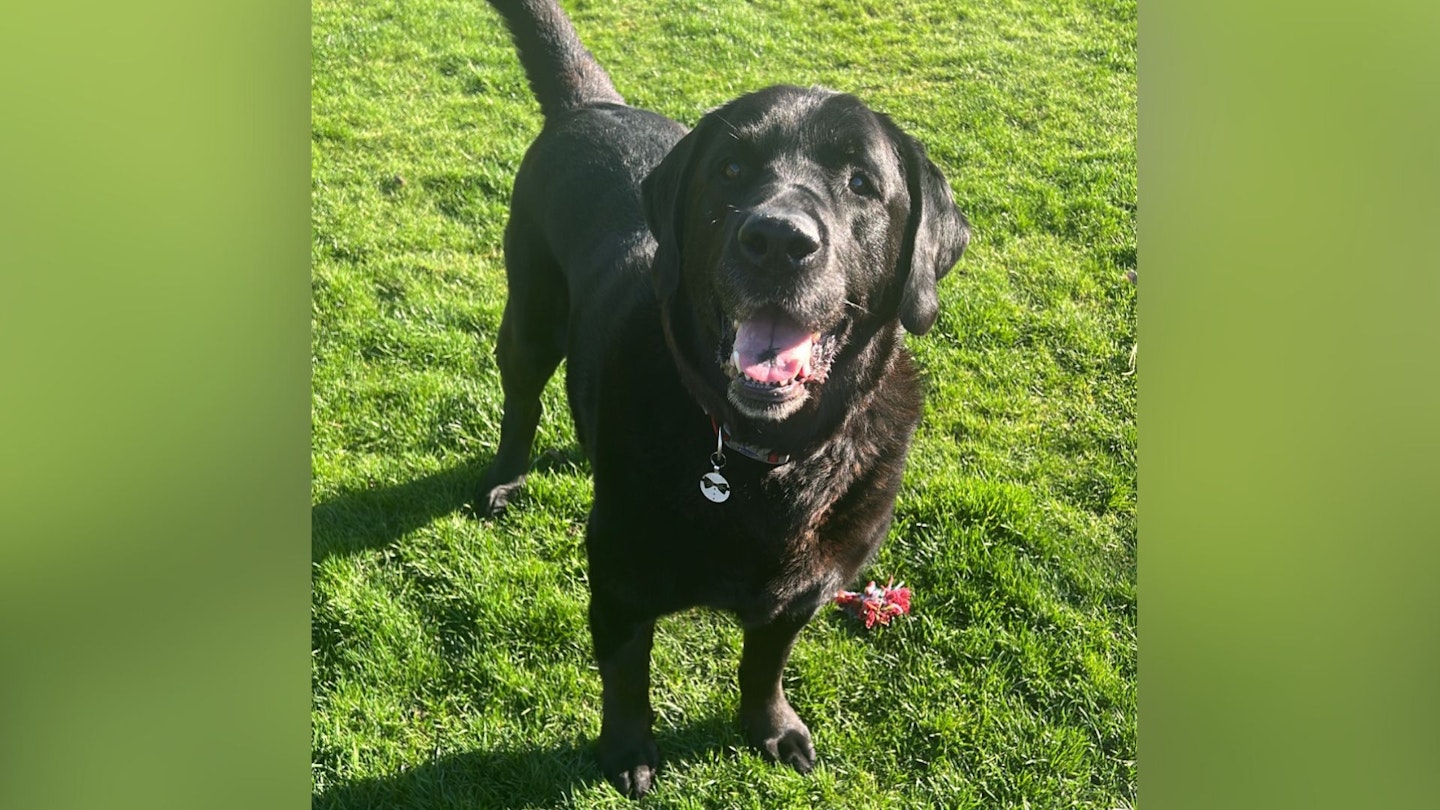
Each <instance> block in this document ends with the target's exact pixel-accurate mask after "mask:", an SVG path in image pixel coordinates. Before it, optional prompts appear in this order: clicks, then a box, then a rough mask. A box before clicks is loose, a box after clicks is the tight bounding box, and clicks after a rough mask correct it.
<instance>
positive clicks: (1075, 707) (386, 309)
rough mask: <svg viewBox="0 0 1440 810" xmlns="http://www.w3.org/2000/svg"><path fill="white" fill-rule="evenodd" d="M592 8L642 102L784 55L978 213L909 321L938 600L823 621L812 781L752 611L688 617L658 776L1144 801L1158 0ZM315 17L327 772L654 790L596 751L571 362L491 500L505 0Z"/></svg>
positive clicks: (436, 801) (916, 551)
mask: <svg viewBox="0 0 1440 810" xmlns="http://www.w3.org/2000/svg"><path fill="white" fill-rule="evenodd" d="M566 6H567V8H568V9H569V10H570V12H571V13H572V15H573V16H574V18H575V20H576V24H577V27H578V28H579V30H580V34H581V36H582V38H584V40H585V41H586V43H587V44H588V45H589V47H590V48H591V50H592V51H594V52H595V53H596V55H597V56H598V57H599V58H600V60H601V62H602V63H603V64H604V65H605V66H606V68H607V69H608V70H609V71H610V72H611V74H612V76H613V77H614V78H615V81H616V83H617V85H618V86H619V89H620V91H621V92H622V93H623V94H624V95H625V96H626V97H627V99H629V100H630V101H631V102H632V103H635V104H640V105H644V106H648V107H652V108H655V109H658V110H660V111H662V112H664V113H666V114H668V115H671V116H673V117H675V118H677V119H679V120H681V121H684V122H686V123H694V121H695V120H696V119H697V118H698V117H699V115H700V114H701V113H702V112H703V111H704V110H706V109H708V108H710V107H713V106H716V105H718V104H720V103H722V102H724V101H725V100H727V99H728V98H730V97H733V96H734V95H737V94H739V93H741V92H744V91H746V90H751V89H756V88H758V87H761V86H764V85H766V84H771V83H776V82H791V83H800V84H812V83H814V84H822V85H825V86H828V87H833V88H836V89H842V90H847V91H851V92H855V93H857V94H858V95H860V96H861V97H862V98H864V99H866V100H867V101H868V102H869V103H870V104H871V105H872V106H874V107H875V108H877V109H880V110H883V111H886V112H888V113H890V114H891V115H892V116H894V117H895V119H896V120H897V121H899V122H900V123H901V124H902V126H904V127H905V128H906V129H907V130H908V131H910V132H911V133H912V134H914V135H916V136H917V137H919V138H921V139H922V140H923V141H924V142H925V143H926V144H927V145H928V146H929V148H930V153H931V155H932V157H933V158H934V159H935V160H936V162H937V163H938V164H939V165H940V166H941V167H942V168H943V169H944V170H945V172H946V174H947V176H948V177H949V179H950V183H951V186H952V187H953V189H954V190H955V193H956V198H957V199H958V200H959V201H960V204H961V207H962V208H963V209H964V210H965V212H966V213H967V215H968V216H969V217H970V219H971V222H972V225H973V227H974V233H975V237H974V240H973V242H972V244H971V248H970V250H969V251H968V252H967V254H966V256H965V257H964V258H963V259H962V260H961V263H960V265H959V267H958V268H957V270H956V272H955V273H954V274H952V275H951V276H950V277H948V278H946V279H945V280H944V281H943V282H942V283H941V304H942V314H941V317H940V320H939V321H938V323H937V325H936V327H935V329H934V330H933V331H932V332H931V333H930V334H929V335H927V336H925V337H923V338H919V339H915V338H911V339H910V346H911V347H912V349H913V350H914V352H915V354H916V356H917V358H918V359H919V362H920V364H921V366H922V367H923V369H924V371H925V374H926V377H927V378H928V381H929V389H930V393H929V399H928V405H927V408H926V414H925V420H924V423H923V424H922V426H921V428H920V431H919V433H918V435H917V437H916V442H915V446H914V450H913V452H912V455H911V458H910V465H909V468H908V472H907V476H906V483H905V486H904V488H903V490H902V492H901V495H900V499H899V503H898V506H897V510H896V520H895V525H894V528H893V530H892V531H891V535H890V538H889V540H888V541H887V544H886V545H885V547H884V549H883V550H882V551H881V553H880V555H879V557H878V558H877V559H876V561H875V563H874V564H873V565H872V567H871V569H870V571H869V572H868V573H869V574H870V575H871V576H872V577H874V578H877V579H885V578H888V577H890V576H894V577H896V578H898V579H901V580H904V581H905V582H906V583H908V584H910V585H911V586H912V587H913V588H914V592H915V597H914V614H913V615H912V616H909V617H906V618H904V619H902V620H900V621H899V623H898V624H897V625H896V626H895V627H892V628H889V629H885V630H883V631H880V632H874V633H869V634H867V633H864V632H858V631H857V630H856V629H855V628H854V627H853V626H852V625H851V624H849V623H847V621H846V620H844V619H843V618H842V617H841V616H839V615H838V614H837V613H835V612H833V611H830V610H826V611H824V612H822V613H821V615H820V616H819V617H818V618H817V619H816V620H815V621H814V622H813V623H812V624H811V626H810V627H809V628H808V629H807V630H806V631H805V632H804V634H802V636H801V641H800V644H799V645H798V647H797V649H796V652H795V654H794V656H793V658H792V660H791V664H790V667H789V669H788V670H787V677H786V683H787V689H788V691H789V694H790V698H791V701H792V702H793V704H794V705H795V707H796V709H797V711H799V712H800V713H801V715H802V716H803V717H805V718H806V719H807V721H808V722H809V724H810V727H811V729H812V731H813V732H814V735H815V742H816V745H817V748H818V749H819V751H820V756H821V764H820V766H819V767H818V768H817V769H816V771H815V772H814V773H812V774H810V775H809V776H807V777H802V776H799V775H797V774H795V773H793V772H790V771H789V770H787V769H783V768H779V767H774V766H771V765H767V764H766V763H764V762H763V761H761V760H760V758H759V757H758V756H756V755H755V754H753V753H751V752H750V751H748V750H747V749H745V747H744V745H743V743H742V740H741V737H740V732H739V729H738V727H737V724H736V722H735V720H734V717H735V712H736V709H737V705H738V694H737V689H736V685H735V667H736V664H737V661H738V654H739V646H740V633H739V630H738V628H737V627H736V626H735V625H734V623H733V622H732V621H731V620H729V619H728V618H726V617H724V616H721V615H717V614H711V613H706V612H698V611H697V612H690V613H685V614H681V615H678V616H672V617H668V618H666V619H664V620H662V622H661V623H660V630H659V632H658V634H657V643H656V649H655V661H656V666H655V685H654V690H653V691H654V695H653V698H654V703H655V707H656V711H657V714H658V717H657V721H656V732H657V736H658V742H659V745H660V748H661V756H662V759H663V766H662V771H661V776H660V779H659V781H658V783H657V788H656V789H655V791H654V792H653V793H652V795H651V796H650V797H649V798H647V799H646V801H645V804H646V805H648V806H653V807H676V808H689V807H694V808H699V807H722V808H730V807H753V808H765V810H770V809H771V808H780V807H837V808H862V807H881V806H885V807H946V808H951V807H975V808H1005V807H1016V808H1020V807H1033V808H1060V807H1089V808H1114V807H1127V806H1132V805H1133V804H1134V802H1135V777H1136V770H1135V761H1134V760H1135V750H1136V748H1135V697H1136V686H1135V677H1136V651H1135V627H1136V612H1135V500H1136V492H1135V480H1136V479H1135V452H1136V451H1135V446H1136V437H1135V418H1134V417H1135V377H1134V376H1130V375H1128V374H1127V372H1128V370H1129V362H1128V361H1129V356H1130V349H1131V347H1132V346H1133V345H1134V342H1135V332H1134V320H1135V289H1134V287H1132V286H1131V285H1130V284H1129V283H1128V282H1127V281H1126V280H1125V279H1124V277H1123V276H1124V272H1125V271H1126V270H1128V269H1133V268H1134V266H1135V260H1136V253H1135V211H1136V208H1135V199H1136V175H1135V114H1136V101H1135V98H1136V95H1135V93H1136V79H1135V51H1136V9H1135V3H1134V2H1133V0H1125V1H1122V2H1101V1H1096V2H1048V3H1021V2H1017V1H1014V0H975V2H960V3H957V2H953V0H925V2H919V1H918V0H894V1H893V2H890V3H873V2H866V1H865V0H821V2H799V0H759V2H754V3H736V2H733V0H724V1H723V2H722V0H703V2H683V3H675V4H668V3H642V2H639V1H638V0H613V1H607V2H599V0H581V1H579V2H567V3H566ZM313 21H314V26H313V47H314V51H313V66H314V67H313V76H312V83H313V123H312V145H313V153H312V154H313V163H312V172H313V226H314V241H313V248H312V250H313V282H312V284H313V300H314V304H313V307H314V309H313V346H312V352H313V370H314V376H313V386H314V404H313V424H314V429H313V440H312V441H313V445H312V459H313V461H312V464H313V474H314V493H313V501H314V509H313V526H314V540H313V555H314V595H313V602H312V622H313V630H312V644H313V648H314V653H313V688H314V702H313V710H312V724H313V761H312V766H311V767H312V784H313V790H314V796H315V802H314V803H315V805H316V806H317V807H346V808H350V807H372V806H373V807H407V808H408V807H457V808H458V807H552V806H562V807H583V808H593V807H622V806H627V805H628V803H627V802H625V801H624V800H623V799H621V798H620V797H619V795H618V794H617V793H615V792H614V791H613V789H612V788H610V786H609V785H608V784H606V783H605V782H604V781H603V779H602V778H601V776H600V773H599V771H598V769H597V767H596V766H595V764H594V763H593V761H592V759H591V758H590V748H589V746H590V745H591V743H592V742H593V740H594V737H595V735H596V733H597V732H598V730H599V722H600V714H599V689H600V684H599V678H598V675H597V674H596V670H595V667H594V665H593V664H592V662H591V660H590V654H589V638H588V633H587V630H586V625H585V605H586V584H585V582H586V580H585V570H584V551H583V547H582V542H583V527H584V522H585V514H586V509H587V504H588V501H589V496H590V482H589V478H588V471H587V469H586V467H585V464H584V462H583V461H581V460H578V459H580V458H581V456H580V455H579V454H578V452H577V451H576V448H575V441H574V433H573V429H572V426H571V424H570V420H569V417H568V415H567V413H566V410H565V404H564V399H563V392H562V387H561V385H560V381H559V379H558V378H557V379H556V380H555V381H553V382H552V384H551V386H550V387H549V389H548V390H547V393H546V400H545V402H546V407H547V413H546V417H545V420H544V422H543V424H542V426H541V430H540V435H539V437H538V439H537V442H536V452H537V454H540V453H546V451H551V452H550V453H549V454H548V456H547V457H545V458H543V460H542V462H541V463H540V464H539V469H538V470H537V472H536V474H534V475H533V476H532V477H531V480H530V483H529V485H528V489H527V493H526V497H525V499H524V501H523V502H522V504H521V505H520V506H519V507H518V508H515V509H513V510H512V512H511V514H510V515H508V516H507V517H506V518H505V519H504V520H502V521H499V522H496V523H477V522H475V521H473V520H470V519H468V518H466V517H465V516H464V515H463V514H462V513H461V511H460V508H461V507H462V506H463V505H464V504H465V503H466V501H467V500H468V499H469V497H470V494H471V488H472V487H473V485H474V483H475V482H476V479H477V477H478V474H479V471H480V470H481V469H482V468H483V466H484V464H485V463H486V462H487V461H488V460H489V458H490V457H491V455H492V454H493V452H494V450H495V443H496V440H497V438H498V436H499V418H500V394H499V391H500V387H499V379H498V376H497V372H496V369H495V364H494V360H493V358H492V355H491V351H492V346H493V341H494V336H495V330H496V327H497V326H498V324H499V318H500V312H501V308H502V306H503V303H504V283H503V270H502V266H501V258H500V241H501V240H500V235H501V231H502V229H503V227H504V223H505V215H506V206H507V201H508V196H509V189H510V183H511V179H512V178H513V176H514V173H515V170H516V168H517V166H518V164H519V161H520V158H521V155H522V154H523V152H524V150H525V148H526V146H527V145H528V143H529V141H530V139H531V138H532V137H533V136H534V134H535V133H536V132H537V131H538V129H539V124H540V118H539V112H538V108H537V106H536V104H535V102H534V101H533V99H531V98H530V96H529V92H528V88H527V87H526V85H525V83H524V80H523V78H522V75H521V73H520V69H519V65H518V63H517V62H516V59H515V56H514V53H513V51H512V49H511V46H510V43H509V40H508V37H507V35H506V34H505V32H504V31H503V29H502V27H501V25H500V22H499V19H498V17H496V15H495V14H494V13H493V12H491V11H490V9H489V7H488V6H486V5H485V4H484V3H482V2H480V0H464V1H463V2H459V1H457V0H412V1H411V2H406V3H400V2H394V1H393V0H392V1H391V2H381V1H379V0H377V1H376V2H358V1H356V2H336V0H315V3H314V5H313ZM860 584H863V582H862V583H860Z"/></svg>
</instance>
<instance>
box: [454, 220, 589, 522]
mask: <svg viewBox="0 0 1440 810" xmlns="http://www.w3.org/2000/svg"><path fill="white" fill-rule="evenodd" d="M521 230H523V229H520V228H516V227H515V226H514V224H513V222H512V227H511V228H509V229H508V230H507V232H506V238H505V267H506V276H507V278H508V279H509V287H510V290H509V297H508V298H507V299H506V301H505V314H504V315H503V316H502V317H501V320H500V334H499V336H498V338H497V340H496V345H495V359H496V362H497V363H498V364H499V366H500V385H501V388H503V389H504V393H505V414H504V416H503V417H502V419H501V422H500V447H499V449H498V450H496V452H495V459H494V460H493V461H492V462H491V463H490V466H489V467H488V468H487V469H486V470H485V474H484V476H483V477H482V478H481V481H480V489H479V492H478V493H477V502H476V504H475V507H476V511H477V512H478V513H479V514H480V515H481V516H482V517H488V516H491V515H497V514H499V513H500V512H503V511H505V508H506V506H508V505H509V503H510V499H511V498H512V497H513V496H514V495H515V493H516V492H517V491H518V490H519V489H520V486H521V485H522V484H524V483H525V475H526V473H528V472H529V471H530V448H531V444H533V443H534V441H535V430H536V428H537V427H539V425H540V411H541V406H540V394H541V393H542V392H543V391H544V390H545V383H546V382H547V381H548V380H549V379H550V376H551V375H552V374H554V373H555V367H556V366H558V365H559V364H560V360H561V358H563V357H564V356H565V330H566V318H567V317H568V312H569V303H568V301H569V296H568V295H567V293H566V289H565V281H564V278H563V277H562V276H561V274H560V270H559V268H558V267H557V266H555V263H554V262H553V261H552V260H551V259H550V257H549V255H548V252H547V251H545V250H544V248H543V247H541V246H539V245H535V244H533V243H531V242H529V241H527V240H526V238H525V237H523V236H519V235H518V234H519V232H520V231H521Z"/></svg>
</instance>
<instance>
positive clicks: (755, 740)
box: [741, 703, 816, 773]
mask: <svg viewBox="0 0 1440 810" xmlns="http://www.w3.org/2000/svg"><path fill="white" fill-rule="evenodd" d="M741 723H742V725H744V727H745V738H746V739H747V740H748V741H749V742H750V746H751V747H752V748H754V749H755V750H757V751H759V752H760V755H761V756H763V757H765V759H766V760H768V761H770V762H782V763H784V764H786V765H789V766H790V767H792V768H794V769H795V770H797V771H799V772H800V773H809V772H810V770H811V769H812V768H814V767H815V759H816V757H815V745H814V744H813V743H812V742H811V741H810V729H808V728H806V726H805V721H803V720H801V719H800V716H799V715H797V714H795V711H794V710H793V709H791V708H790V706H789V704H786V703H780V704H778V705H775V706H768V707H765V708H764V709H761V710H757V711H753V712H748V713H746V714H745V715H744V716H743V717H742V718H741Z"/></svg>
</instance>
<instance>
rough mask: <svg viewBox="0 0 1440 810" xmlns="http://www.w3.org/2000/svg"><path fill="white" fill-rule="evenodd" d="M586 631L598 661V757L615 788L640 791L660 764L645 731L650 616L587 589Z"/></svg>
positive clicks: (630, 793)
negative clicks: (631, 615)
mask: <svg viewBox="0 0 1440 810" xmlns="http://www.w3.org/2000/svg"><path fill="white" fill-rule="evenodd" d="M590 634H591V637H592V638H593V640H594V642H595V657H596V660H597V661H598V662H599V664H600V682H601V686H602V689H603V694H604V696H603V708H602V712H603V716H602V718H601V721H600V742H599V745H598V751H597V756H598V759H599V760H600V770H601V771H603V772H604V773H605V778H606V779H607V780H609V782H610V784H612V785H614V786H615V789H616V790H618V791H620V792H621V793H622V794H624V795H626V796H629V797H630V798H632V799H638V798H640V797H641V796H644V795H645V794H646V793H647V792H648V791H649V790H650V785H651V783H652V782H653V781H654V778H655V770H656V769H657V768H658V767H659V766H660V755H659V753H658V752H657V751H656V750H655V738H654V737H653V736H652V735H651V733H650V722H651V719H652V715H651V711H650V645H651V642H652V641H653V640H654V637H655V621H654V620H653V619H651V620H649V621H644V622H635V621H629V620H627V619H625V618H623V614H621V613H619V612H618V611H616V610H614V609H613V608H611V607H609V606H607V605H606V603H605V602H604V600H603V599H601V598H599V597H597V596H596V595H595V594H593V593H592V594H591V597H590Z"/></svg>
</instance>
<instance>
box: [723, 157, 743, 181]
mask: <svg viewBox="0 0 1440 810" xmlns="http://www.w3.org/2000/svg"><path fill="white" fill-rule="evenodd" d="M744 173H745V167H744V166H741V165H740V161H738V160H727V161H725V162H724V163H722V164H721V165H720V174H722V175H724V177H725V179H726V180H739V179H740V175H742V174H744Z"/></svg>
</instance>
